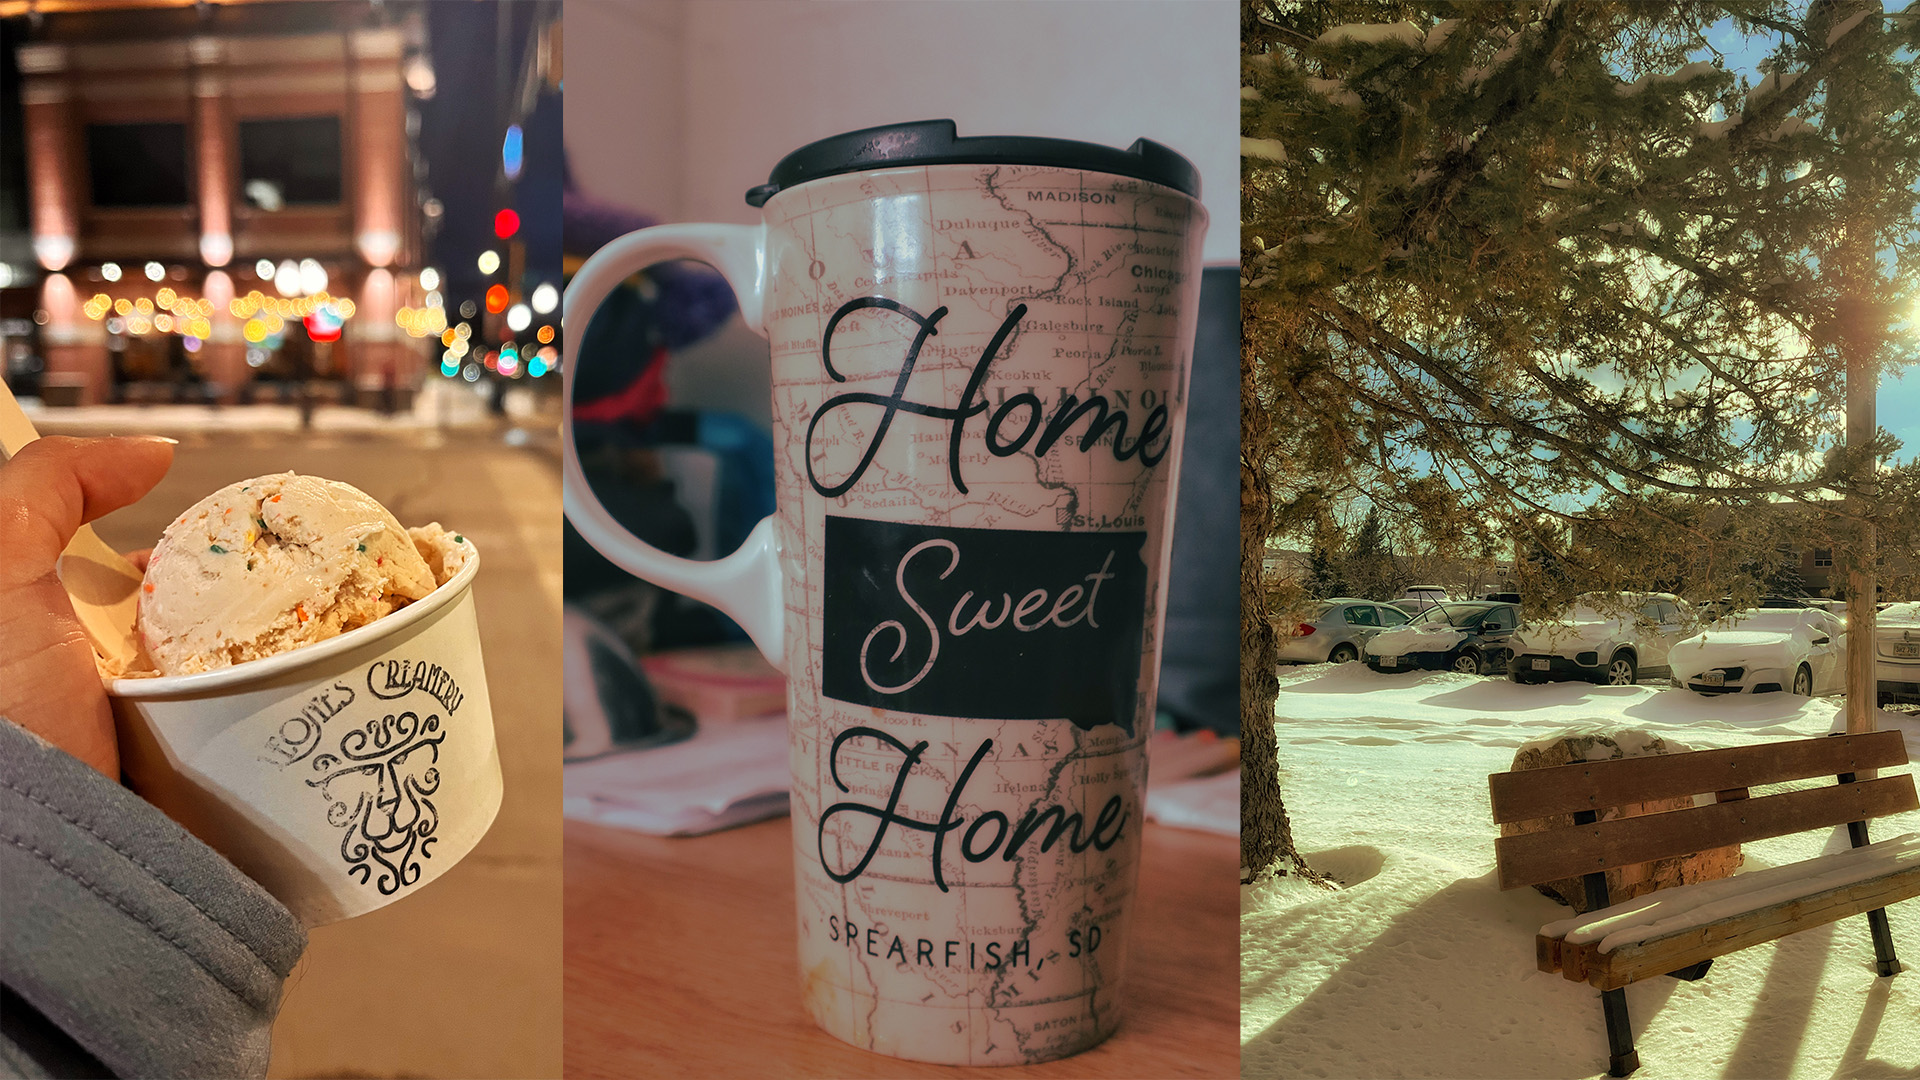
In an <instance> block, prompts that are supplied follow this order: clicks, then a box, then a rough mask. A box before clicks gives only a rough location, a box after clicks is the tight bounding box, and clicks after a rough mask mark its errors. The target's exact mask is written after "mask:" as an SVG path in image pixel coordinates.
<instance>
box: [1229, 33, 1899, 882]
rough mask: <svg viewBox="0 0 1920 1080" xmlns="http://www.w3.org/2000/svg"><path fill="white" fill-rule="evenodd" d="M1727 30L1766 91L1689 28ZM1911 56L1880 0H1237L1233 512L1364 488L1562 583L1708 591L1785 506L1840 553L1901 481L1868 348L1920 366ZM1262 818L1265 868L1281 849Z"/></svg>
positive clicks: (1458, 539) (1559, 587) (1412, 531)
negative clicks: (1864, 429)
mask: <svg viewBox="0 0 1920 1080" xmlns="http://www.w3.org/2000/svg"><path fill="white" fill-rule="evenodd" d="M1725 19H1730V20H1731V25H1732V27H1733V28H1734V30H1735V31H1737V32H1738V33H1741V34H1744V35H1746V36H1747V37H1748V38H1749V39H1750V40H1752V41H1756V42H1759V43H1762V45H1763V46H1764V49H1765V51H1766V52H1767V53H1768V59H1767V61H1766V62H1765V64H1764V73H1763V75H1762V76H1761V77H1760V78H1758V79H1757V80H1755V79H1750V78H1748V77H1747V76H1743V75H1739V74H1736V73H1734V72H1731V71H1729V70H1727V69H1726V67H1725V66H1724V64H1723V63H1716V56H1715V55H1714V54H1713V51H1712V50H1711V49H1710V48H1709V47H1707V46H1706V45H1705V39H1704V37H1703V34H1704V31H1705V30H1706V29H1707V28H1708V27H1709V26H1712V25H1714V24H1715V23H1717V22H1720V21H1722V20H1725ZM1916 47H1920V19H1914V18H1895V17H1881V16H1880V15H1879V13H1878V5H1877V3H1876V4H1871V5H1869V4H1865V3H1861V2H1860V0H1837V2H1829V0H1815V2H1814V3H1813V4H1811V5H1809V6H1807V7H1804V8H1802V7H1800V6H1798V5H1794V4H1789V3H1786V2H1783V0H1756V2H1736V0H1727V2H1724V3H1709V2H1676V3H1671V4H1658V5H1656V4H1641V3H1626V2H1604V0H1602V2H1590V3H1560V2H1541V3H1530V2H1514V3H1474V4H1468V3H1447V2H1440V0H1432V2H1401V0H1380V2H1357V0H1356V2H1343V3H1290V2H1283V0H1249V2H1248V4H1247V6H1246V8H1245V10H1244V13H1243V20H1242V71H1243V76H1242V81H1243V84H1244V88H1243V91H1242V96H1243V99H1244V101H1243V114H1242V117H1243V120H1242V134H1243V140H1242V155H1243V173H1242V233H1241V235H1242V245H1243V250H1242V265H1243V268H1244V269H1243V274H1244V275H1245V282H1244V286H1243V291H1242V305H1243V312H1244V315H1245V325H1246V327H1247V331H1246V342H1247V345H1246V347H1245V348H1244V349H1243V366H1244V367H1245V368H1246V371H1245V378H1244V379H1243V382H1244V383H1245V385H1246V387H1247V394H1246V396H1245V397H1244V399H1243V417H1245V419H1243V426H1244V429H1245V431H1244V433H1245V434H1246V435H1248V437H1249V438H1253V439H1256V440H1258V443H1257V445H1256V446H1254V447H1253V448H1251V449H1250V450H1249V452H1248V453H1247V454H1246V455H1245V456H1243V508H1244V509H1243V524H1244V525H1245V527H1247V528H1249V529H1251V530H1253V531H1254V532H1256V533H1257V534H1259V537H1260V539H1261V541H1262V542H1264V539H1265V537H1266V536H1269V535H1279V536H1286V535H1288V534H1289V532H1290V530H1291V529H1294V528H1297V527H1298V523H1299V522H1300V521H1301V520H1302V518H1303V517H1304V516H1311V515H1312V514H1315V513H1320V512H1323V509H1324V507H1325V505H1326V504H1327V503H1328V501H1329V500H1336V501H1337V500H1338V499H1349V500H1352V499H1364V500H1366V502H1367V503H1369V504H1370V505H1373V506H1376V507H1380V508H1383V509H1384V510H1386V511H1387V512H1389V513H1390V514H1391V515H1392V517H1393V520H1394V522H1395V527H1396V531H1397V532H1398V533H1399V535H1400V538H1401V542H1402V543H1410V544H1418V545H1420V546H1423V547H1427V548H1430V549H1434V550H1449V549H1452V550H1458V549H1462V548H1471V547H1481V548H1485V547H1495V548H1509V547H1512V546H1514V545H1516V544H1517V545H1518V546H1519V547H1520V548H1521V549H1522V550H1531V551H1534V552H1538V553H1541V555H1540V558H1539V559H1537V560H1534V559H1529V560H1527V561H1526V562H1524V563H1523V564H1522V565H1521V566H1519V567H1517V568H1516V571H1517V573H1518V574H1519V576H1521V577H1522V579H1523V591H1524V590H1526V589H1527V588H1529V587H1532V588H1537V589H1545V590H1547V591H1546V593H1545V594H1543V595H1541V596H1539V597H1538V599H1539V600H1541V601H1544V602H1545V603H1546V605H1547V606H1552V605H1553V604H1554V603H1562V602H1565V601H1566V600H1567V599H1569V598H1570V596H1571V594H1572V593H1573V592H1575V591H1579V590H1582V589H1596V588H1631V587H1641V588H1644V587H1646V586H1647V583H1648V582H1650V581H1653V580H1676V581H1677V580H1685V581H1687V582H1690V583H1691V584H1692V585H1693V587H1694V588H1695V589H1696V590H1697V591H1698V592H1700V593H1702V594H1704V593H1713V594H1716V595H1717V594H1719V593H1720V592H1721V591H1722V590H1723V589H1727V588H1730V587H1731V586H1732V585H1733V584H1734V583H1735V582H1736V581H1740V580H1743V579H1744V578H1746V577H1750V576H1751V569H1752V567H1753V566H1754V564H1755V559H1754V556H1755V555H1756V553H1758V554H1760V555H1762V556H1764V555H1765V554H1766V553H1767V552H1769V551H1772V550H1773V549H1776V548H1777V547H1778V544H1779V540H1778V535H1779V532H1780V530H1781V529H1782V528H1783V527H1784V526H1782V525H1781V524H1780V522H1781V521H1783V520H1787V517H1786V515H1788V514H1789V513H1791V514H1793V515H1798V516H1797V518H1796V519H1794V520H1797V521H1798V523H1799V526H1800V527H1801V528H1802V531H1803V532H1806V533H1809V534H1817V536H1819V537H1820V538H1822V539H1825V538H1833V539H1834V540H1835V541H1836V543H1835V544H1834V545H1833V546H1837V547H1840V548H1841V549H1842V550H1843V555H1842V560H1844V558H1845V556H1844V551H1845V550H1846V549H1847V548H1848V546H1849V544H1850V543H1851V544H1852V545H1853V546H1854V547H1858V546H1859V543H1858V542H1857V541H1855V540H1853V539H1852V537H1853V535H1854V530H1853V528H1852V524H1851V523H1852V522H1858V521H1872V520H1876V519H1878V520H1881V521H1882V522H1883V523H1892V522H1897V521H1911V520H1913V518H1914V517H1915V516H1916V511H1915V510H1914V509H1913V506H1912V503H1911V502H1908V501H1903V500H1906V499H1908V498H1909V496H1910V495H1911V494H1912V493H1913V492H1914V491H1915V489H1916V488H1920V480H1916V478H1915V477H1914V475H1913V472H1914V470H1913V469H1912V468H1910V467H1909V468H1906V469H1902V470H1893V471H1884V470H1883V471H1879V472H1876V471H1875V470H1876V466H1877V465H1878V464H1879V463H1882V462H1884V461H1885V459H1886V458H1887V456H1888V455H1889V454H1890V453H1891V452H1892V450H1893V449H1894V446H1893V444H1892V443H1891V441H1890V440H1889V439H1887V438H1886V437H1884V436H1880V437H1875V438H1869V437H1867V436H1864V435H1862V434H1860V433H1856V435H1855V438H1854V440H1853V444H1852V445H1850V446H1843V445H1842V428H1841V425H1840V422H1839V419H1838V418H1839V417H1840V416H1841V415H1842V414H1843V404H1844V396H1845V386H1846V374H1847V371H1848V360H1849V358H1850V357H1851V358H1853V359H1854V361H1855V368H1856V378H1858V377H1859V376H1858V369H1859V366H1860V364H1861V363H1862V362H1863V358H1864V363H1865V365H1866V370H1868V371H1869V372H1871V371H1874V370H1878V369H1881V368H1884V367H1887V366H1896V365H1904V364H1910V363H1911V362H1913V360H1915V359H1916V358H1917V357H1920V346H1917V345H1916V340H1915V336H1914V335H1911V334H1907V335H1902V334H1896V333H1894V330H1895V329H1896V327H1897V325H1898V324H1899V322H1900V320H1901V319H1902V317H1903V316H1904V315H1905V313H1906V312H1907V311H1909V310H1910V309H1911V304H1912V300H1913V297H1914V296H1915V294H1916V291H1917V290H1916V286H1917V285H1920V243H1917V242H1916V239H1915V238H1916V236H1920V194H1916V193H1917V192H1920V60H1916ZM1835 86H1842V87H1844V95H1843V100H1842V101H1840V102H1837V103H1834V104H1833V105H1831V106H1830V103H1829V95H1830V93H1831V92H1832V90H1833V88H1834V87H1835ZM1862 118H1866V120H1867V121H1870V122H1871V127H1870V129H1869V128H1867V127H1865V126H1863V123H1864V122H1863V119H1862ZM1868 177H1871V178H1872V179H1871V182H1868V181H1867V180H1866V179H1865V178H1868ZM1863 252H1864V253H1867V256H1868V257H1866V258H1864V259H1863V258H1862V257H1861V253H1863ZM1252 414H1259V415H1252ZM1263 485H1264V486H1263ZM1250 486H1263V490H1262V492H1261V493H1260V494H1259V495H1257V496H1254V497H1251V498H1247V497H1245V496H1247V494H1248V492H1247V489H1248V488H1249V487H1250ZM1845 497H1851V498H1852V499H1853V502H1851V503H1850V504H1848V505H1847V507H1846V509H1845V510H1844V511H1842V510H1841V504H1840V503H1839V501H1838V500H1839V499H1841V498H1845ZM1569 526H1571V527H1569ZM1883 531H1885V530H1884V528H1883ZM1904 535H1905V536H1907V537H1911V536H1912V535H1913V533H1912V532H1911V531H1908V532H1906V533H1905V534H1904ZM1635 540H1637V541H1638V542H1630V541H1635ZM1906 543H1908V544H1909V545H1910V543H1911V541H1906ZM1821 546H1828V545H1827V544H1824V543H1823V544H1821ZM1543 567H1546V568H1552V569H1553V570H1554V572H1553V573H1551V574H1546V573H1537V572H1530V571H1538V570H1540V569H1541V568H1543ZM1680 568H1684V569H1685V571H1686V572H1685V573H1681V572H1680ZM1703 568H1704V569H1703ZM1743 568H1744V571H1743ZM1836 569H1838V568H1836ZM1529 578H1530V579H1531V580H1528V579H1529ZM1248 614H1249V615H1256V614H1259V613H1258V612H1250V613H1248ZM1243 662H1245V663H1258V662H1260V658H1259V657H1257V656H1253V657H1243ZM1274 685H1275V687H1276V690H1275V692H1276V693H1277V684H1274ZM1272 701H1273V698H1272V697H1271V696H1269V697H1267V698H1266V699H1265V700H1264V701H1262V700H1253V701H1246V702H1243V706H1242V708H1243V719H1244V720H1245V724H1244V725H1243V735H1244V736H1245V741H1244V742H1243V746H1244V748H1245V752H1246V754H1247V755H1249V757H1250V758H1257V757H1261V756H1266V755H1271V754H1272V753H1273V752H1274V750H1275V747H1274V743H1273V740H1272V739H1271V737H1270V736H1271V712H1272ZM1263 732H1264V733H1265V734H1263ZM1248 768H1251V769H1255V770H1264V769H1266V768H1268V766H1267V765H1266V764H1265V763H1264V762H1255V763H1254V764H1252V765H1250V766H1248ZM1243 771H1245V770H1244V769H1243ZM1273 792H1274V794H1273V798H1274V800H1275V801H1276V802H1277V798H1278V794H1277V783H1276V784H1275V785H1273ZM1254 809H1255V810H1259V809H1261V808H1260V807H1255V808H1254ZM1268 812H1272V809H1271V808H1268ZM1250 831H1251V832H1252V834H1253V835H1254V836H1256V837H1270V836H1272V835H1273V834H1274V830H1268V829H1263V828H1255V829H1253V830H1250ZM1247 835H1248V830H1244V829H1243V844H1242V849H1243V860H1244V861H1247V865H1248V867H1249V868H1250V869H1249V873H1252V874H1258V873H1260V872H1262V870H1263V869H1264V868H1266V867H1272V866H1275V865H1276V864H1284V863H1287V862H1288V861H1289V859H1293V861H1295V862H1297V857H1295V856H1294V855H1293V853H1291V852H1290V851H1281V850H1278V849H1274V850H1267V849H1264V848H1259V847H1257V846H1255V847H1250V846H1249V844H1248V842H1247V841H1246V840H1245V837H1246V836H1247ZM1262 842H1265V841H1264V840H1263V841H1262ZM1263 860H1264V861H1263Z"/></svg>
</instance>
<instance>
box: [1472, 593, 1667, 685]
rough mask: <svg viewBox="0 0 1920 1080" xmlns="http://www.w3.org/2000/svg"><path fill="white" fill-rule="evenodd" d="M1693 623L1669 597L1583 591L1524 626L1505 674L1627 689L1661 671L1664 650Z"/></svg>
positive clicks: (1529, 679)
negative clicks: (1552, 614) (1555, 615)
mask: <svg viewBox="0 0 1920 1080" xmlns="http://www.w3.org/2000/svg"><path fill="white" fill-rule="evenodd" d="M1698 621H1699V620H1698V618H1697V617H1696V616H1695V614H1694V611H1693V606H1692V605H1691V604H1688V603H1687V602H1686V601H1685V600H1682V599H1680V598H1679V597H1677V596H1675V595H1673V594H1672V593H1584V594H1582V595H1581V596H1579V597H1578V598H1576V599H1575V600H1574V602H1573V609H1572V610H1571V611H1569V612H1567V614H1566V615H1565V616H1564V617H1563V618H1561V619H1559V620H1558V621H1555V622H1541V621H1537V620H1536V621H1532V622H1528V623H1527V624H1526V625H1524V626H1522V627H1521V628H1520V630H1519V632H1517V633H1515V634H1514V635H1513V639H1512V640H1513V658H1512V659H1511V660H1509V661H1507V676H1508V677H1509V678H1511V679H1512V680H1513V681H1514V682H1519V683H1537V682H1546V681H1548V680H1557V679H1585V680H1587V681H1588V682H1595V683H1601V684H1604V685H1607V686H1632V685H1633V684H1634V683H1635V682H1637V681H1639V678H1640V676H1641V675H1654V674H1663V673H1665V672H1666V671H1667V653H1668V650H1670V649H1672V648H1673V646H1674V643H1676V642H1678V641H1679V640H1680V639H1681V638H1684V637H1686V636H1688V635H1689V634H1692V633H1694V632H1695V631H1696V627H1695V624H1696V623H1697V622H1698Z"/></svg>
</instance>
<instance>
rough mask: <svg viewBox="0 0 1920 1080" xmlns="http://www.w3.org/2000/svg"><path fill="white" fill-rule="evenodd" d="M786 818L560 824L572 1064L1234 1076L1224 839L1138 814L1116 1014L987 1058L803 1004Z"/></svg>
mask: <svg viewBox="0 0 1920 1080" xmlns="http://www.w3.org/2000/svg"><path fill="white" fill-rule="evenodd" d="M792 829H793V826H792V824H791V823H790V822H789V821H788V820H787V819H786V818H779V819H776V820H773V821H765V822H761V823H759V824H757V825H748V826H745V827H743V828H738V829H730V830H727V831H725V832H720V833H715V834H712V835H710V836H701V837H692V838H679V839H676V838H667V837H657V836H646V835H643V834H640V833H635V832H629V831H626V830H623V829H612V828H607V827H604V826H598V825H587V824H582V823H580V822H576V821H569V822H567V823H566V867H567V901H566V911H567V918H566V1017H567V1020H566V1024H567V1042H566V1075H567V1076H569V1077H633V1076H647V1077H660V1078H663V1080H671V1078H675V1077H728V1076H754V1077H922V1076H960V1075H990V1076H992V1077H995V1078H998V1077H1025V1076H1037V1077H1089V1078H1092V1077H1189V1076H1191V1077H1237V1076H1239V1074H1240V1036H1239V1029H1240V1025H1239V1016H1240V980H1239V972H1240V931H1239V924H1240V919H1239V910H1240V906H1239V895H1240V890H1239V888H1238V886H1237V884H1236V882H1237V881H1238V879H1239V875H1238V872H1237V867H1238V865H1239V858H1240V849H1239V844H1238V842H1237V841H1236V840H1234V839H1233V838H1232V837H1227V836H1218V835H1213V834H1209V833H1199V832H1189V831H1186V830H1181V829H1169V828H1165V827H1163V826H1160V825H1155V824H1149V825H1148V826H1147V829H1146V832H1145V834H1144V836H1143V837H1142V856H1141V857H1142V860H1143V862H1142V866H1141V881H1140V895H1139V907H1138V908H1137V909H1136V911H1135V914H1134V917H1133V953H1132V956H1131V958H1130V969H1129V970H1128V972H1127V974H1126V980H1127V988H1126V991H1125V997H1124V999H1123V1000H1124V1001H1125V1002H1126V1004H1125V1013H1124V1016H1123V1019H1122V1020H1121V1025H1120V1030H1119V1031H1118V1032H1117V1033H1115V1034H1114V1036H1113V1037H1112V1038H1110V1039H1108V1040H1107V1041H1106V1042H1104V1043H1102V1044H1101V1045H1099V1046H1097V1047H1095V1048H1093V1049H1092V1050H1089V1051H1087V1052H1085V1053H1083V1054H1077V1055H1075V1056H1073V1057H1070V1058H1064V1059H1062V1060H1059V1061H1051V1062H1047V1063H1045V1064H1041V1065H1026V1066H1014V1067H1010V1068H999V1069H994V1070H992V1071H991V1072H987V1071H984V1070H978V1069H966V1068H958V1067H952V1066H943V1065H926V1064H922V1063H919V1062H910V1061H900V1060H897V1059H894V1058H888V1057H882V1056H880V1055H878V1054H872V1053H868V1052H867V1051H864V1050H858V1049H855V1048H854V1047H852V1046H849V1045H847V1044H845V1043H842V1042H840V1041H839V1040H837V1039H835V1038H833V1037H832V1036H830V1035H827V1034H826V1033H825V1032H823V1031H821V1030H819V1029H818V1028H816V1027H815V1026H814V1024H813V1021H812V1020H811V1019H809V1018H808V1017H807V1014H806V1012H805V1011H804V1010H803V1009H802V1007H801V1004H800V973H799V961H798V959H797V957H796V955H795V950H796V945H795V942H794V915H793V912H794V898H793V856H792V854H791V852H792Z"/></svg>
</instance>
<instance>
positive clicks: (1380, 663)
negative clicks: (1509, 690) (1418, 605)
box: [1362, 600, 1520, 675]
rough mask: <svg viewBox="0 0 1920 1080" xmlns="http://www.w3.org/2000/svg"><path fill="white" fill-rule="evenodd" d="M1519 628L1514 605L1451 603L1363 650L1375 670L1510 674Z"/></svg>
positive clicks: (1383, 634) (1381, 635)
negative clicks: (1510, 642)
mask: <svg viewBox="0 0 1920 1080" xmlns="http://www.w3.org/2000/svg"><path fill="white" fill-rule="evenodd" d="M1519 625H1520V609H1519V608H1518V607H1516V606H1514V605H1512V604H1493V603H1486V602H1484V601H1479V600H1467V601H1451V600H1450V601H1447V602H1446V603H1442V604H1435V605H1433V606H1432V607H1430V608H1428V609H1427V610H1425V611H1423V612H1421V613H1420V614H1418V615H1415V616H1414V617H1413V618H1412V619H1411V620H1410V621H1409V622H1408V623H1407V625H1405V626H1400V627H1395V628H1393V629H1390V630H1382V631H1380V632H1379V633H1378V634H1375V635H1374V636H1373V638H1372V640H1370V641H1368V642H1367V644H1366V647H1365V648H1364V649H1363V650H1362V652H1363V653H1364V654H1365V656H1366V660H1367V666H1368V667H1370V668H1372V669H1373V670H1375V671H1386V672H1393V671H1408V670H1412V669H1414V668H1424V669H1429V670H1450V671H1461V672H1465V673H1467V674H1470V675H1488V674H1492V673H1493V672H1496V671H1505V670H1506V667H1507V658H1508V657H1509V656H1511V655H1512V654H1513V650H1512V648H1511V647H1510V646H1509V644H1508V642H1509V640H1510V639H1511V638H1512V637H1513V631H1514V628H1515V627H1517V626H1519Z"/></svg>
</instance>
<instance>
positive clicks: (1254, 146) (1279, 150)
mask: <svg viewBox="0 0 1920 1080" xmlns="http://www.w3.org/2000/svg"><path fill="white" fill-rule="evenodd" d="M1240 156H1241V157H1250V158H1263V159H1265V160H1267V161H1285V160H1287V148H1286V147H1284V146H1282V145H1280V140H1279V139H1249V138H1247V137H1246V136H1245V135H1242V136H1240Z"/></svg>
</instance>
